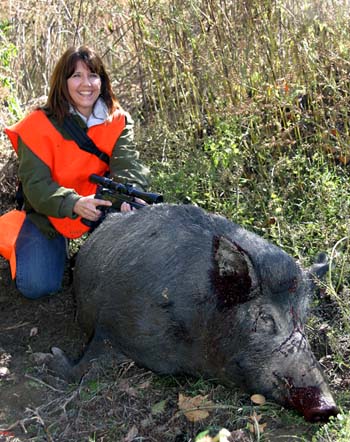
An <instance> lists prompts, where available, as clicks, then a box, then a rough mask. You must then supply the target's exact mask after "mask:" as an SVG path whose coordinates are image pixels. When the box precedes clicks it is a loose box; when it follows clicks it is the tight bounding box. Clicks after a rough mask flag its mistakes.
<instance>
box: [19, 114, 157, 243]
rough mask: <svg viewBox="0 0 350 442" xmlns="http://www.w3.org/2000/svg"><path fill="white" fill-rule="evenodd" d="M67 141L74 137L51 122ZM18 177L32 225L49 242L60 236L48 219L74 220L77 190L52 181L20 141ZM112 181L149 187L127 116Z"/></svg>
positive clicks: (115, 151)
mask: <svg viewBox="0 0 350 442" xmlns="http://www.w3.org/2000/svg"><path fill="white" fill-rule="evenodd" d="M74 118H75V119H76V121H77V122H78V123H79V125H80V126H81V127H83V128H84V129H85V130H87V126H86V124H85V122H84V121H83V120H82V119H81V118H80V117H79V116H78V115H74ZM49 119H50V121H51V123H52V124H53V125H54V126H55V128H56V129H57V130H58V131H59V132H60V133H61V134H62V135H63V137H64V138H65V139H68V140H69V139H71V137H70V136H69V135H68V134H67V133H66V132H65V131H64V130H63V129H62V127H61V126H59V125H58V124H57V122H56V121H55V120H54V119H52V118H49ZM18 160H19V166H18V176H19V179H20V181H21V183H22V187H23V194H24V209H25V211H26V212H27V214H28V217H29V218H30V219H31V221H32V222H33V223H34V224H35V225H36V226H37V227H38V228H39V229H40V230H41V231H42V232H43V233H44V234H45V235H46V236H47V237H49V238H53V237H55V236H56V235H57V234H58V233H57V231H56V230H55V228H54V227H53V226H52V224H51V223H50V221H49V219H48V218H47V216H48V215H50V216H54V217H57V218H64V217H69V218H75V217H76V216H77V215H76V214H74V213H73V207H74V204H75V203H76V201H77V200H78V199H79V198H80V195H78V194H77V193H76V192H75V190H74V189H68V188H65V187H61V186H59V184H58V183H57V182H55V181H53V179H52V177H51V171H50V169H49V167H48V166H47V165H46V164H45V163H44V162H43V161H41V160H40V159H39V158H38V157H37V155H35V154H34V153H33V152H32V151H31V150H30V149H29V148H28V147H27V146H26V145H25V144H24V143H23V141H22V140H21V138H19V140H18ZM110 172H111V178H114V179H115V181H117V182H122V183H125V182H128V183H131V184H134V185H135V186H137V187H139V188H141V189H143V190H145V188H146V187H147V185H148V175H149V170H148V169H147V168H146V167H145V166H144V165H142V164H141V162H140V161H139V152H138V151H137V150H136V149H135V143H134V130H133V121H132V119H131V117H130V115H128V114H127V116H126V126H125V128H124V130H123V132H122V134H121V136H120V137H119V139H118V140H117V142H116V144H115V146H114V149H113V153H112V156H111V159H110Z"/></svg>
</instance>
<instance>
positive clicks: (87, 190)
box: [5, 109, 125, 238]
mask: <svg viewBox="0 0 350 442" xmlns="http://www.w3.org/2000/svg"><path fill="white" fill-rule="evenodd" d="M124 128H125V113H124V112H123V111H122V110H120V109H118V110H116V111H115V113H114V114H113V119H112V121H111V122H105V123H102V124H99V125H97V126H92V127H90V128H89V129H88V131H87V135H88V136H89V137H90V138H91V139H92V140H93V141H94V143H95V144H96V146H97V147H98V148H99V149H100V150H101V151H102V152H104V153H106V154H107V155H108V156H111V154H112V151H113V148H114V146H115V144H116V142H117V140H118V138H119V137H120V135H121V133H122V131H123V129H124ZM5 132H6V134H7V135H8V137H9V138H10V140H11V143H12V146H13V148H14V149H15V151H16V152H17V149H18V137H21V139H22V140H23V142H24V144H25V145H26V146H27V147H28V148H29V149H30V150H31V151H32V152H34V153H35V154H36V155H37V156H38V157H39V158H40V159H41V160H42V161H43V162H44V163H45V164H46V165H47V166H48V167H49V168H50V170H51V174H52V179H53V180H54V181H56V182H57V183H58V184H59V185H60V186H63V187H67V188H71V189H74V190H75V191H76V192H77V193H78V194H79V195H82V196H87V195H92V194H94V193H96V187H97V186H96V184H93V183H90V181H89V176H90V175H91V174H92V173H95V174H97V175H104V173H105V172H106V171H107V170H108V165H107V164H106V163H104V162H103V161H102V160H100V159H99V158H97V156H96V155H93V154H91V153H88V152H85V151H83V150H82V149H80V148H79V146H78V144H77V143H76V142H75V141H73V140H66V139H65V138H64V137H63V135H61V133H60V132H59V131H58V130H57V129H56V128H55V127H54V126H53V124H52V123H51V122H50V120H49V119H48V118H47V116H46V115H45V113H44V112H43V111H41V110H36V111H34V112H32V113H31V114H29V115H28V116H27V117H26V118H24V119H23V120H21V121H20V122H19V123H17V124H15V125H13V126H11V127H9V128H6V129H5ZM48 218H49V220H50V222H51V223H52V224H53V226H54V227H55V229H56V230H57V231H58V232H60V233H61V234H62V235H64V236H65V237H67V238H79V237H80V236H81V235H82V234H83V233H85V232H87V231H88V230H89V227H87V226H85V225H84V224H83V223H82V222H81V218H80V217H78V218H75V219H71V218H54V217H52V216H49V217H48Z"/></svg>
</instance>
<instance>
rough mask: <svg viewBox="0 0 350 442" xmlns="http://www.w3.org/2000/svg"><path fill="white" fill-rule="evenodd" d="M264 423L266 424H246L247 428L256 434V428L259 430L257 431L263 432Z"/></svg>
mask: <svg viewBox="0 0 350 442" xmlns="http://www.w3.org/2000/svg"><path fill="white" fill-rule="evenodd" d="M266 425H267V423H264V424H255V425H254V424H248V428H249V431H250V432H251V433H253V434H257V433H258V431H257V430H259V433H263V432H264V431H265V428H266Z"/></svg>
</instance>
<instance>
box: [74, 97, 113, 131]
mask: <svg viewBox="0 0 350 442" xmlns="http://www.w3.org/2000/svg"><path fill="white" fill-rule="evenodd" d="M69 111H70V113H72V114H76V115H79V117H80V118H81V119H82V120H83V121H84V122H85V124H86V125H87V127H91V126H97V125H98V124H101V123H104V122H105V121H106V120H107V118H108V108H107V105H106V103H105V102H104V100H103V98H101V97H100V98H98V99H97V101H96V103H95V105H94V108H93V110H92V114H91V115H90V116H89V117H88V118H87V117H85V115H83V114H81V113H80V112H79V111H78V110H77V109H75V108H74V107H73V106H72V105H70V109H69Z"/></svg>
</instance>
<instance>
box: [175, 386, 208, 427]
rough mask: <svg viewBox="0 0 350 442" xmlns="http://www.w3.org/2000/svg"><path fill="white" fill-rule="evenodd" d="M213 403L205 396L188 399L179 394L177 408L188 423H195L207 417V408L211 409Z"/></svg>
mask: <svg viewBox="0 0 350 442" xmlns="http://www.w3.org/2000/svg"><path fill="white" fill-rule="evenodd" d="M213 405H214V404H213V402H211V401H208V400H207V396H201V395H198V396H195V397H188V396H185V395H183V394H181V393H179V401H178V406H179V409H180V410H181V411H182V412H183V413H184V415H185V416H186V418H187V419H188V420H189V421H190V422H197V421H200V420H203V419H205V418H207V417H208V416H209V411H208V409H207V408H212V407H213Z"/></svg>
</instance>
